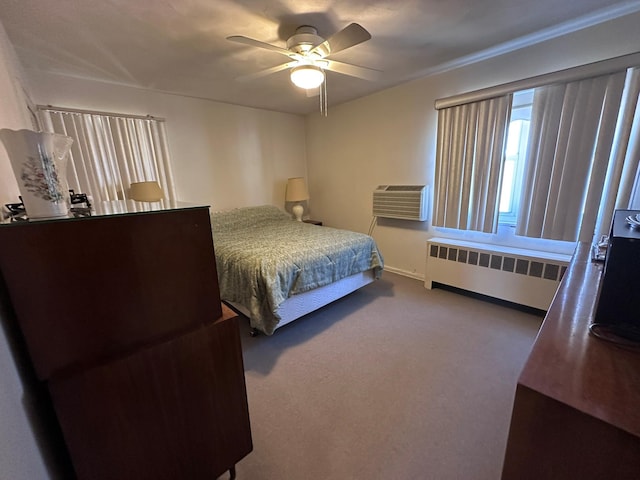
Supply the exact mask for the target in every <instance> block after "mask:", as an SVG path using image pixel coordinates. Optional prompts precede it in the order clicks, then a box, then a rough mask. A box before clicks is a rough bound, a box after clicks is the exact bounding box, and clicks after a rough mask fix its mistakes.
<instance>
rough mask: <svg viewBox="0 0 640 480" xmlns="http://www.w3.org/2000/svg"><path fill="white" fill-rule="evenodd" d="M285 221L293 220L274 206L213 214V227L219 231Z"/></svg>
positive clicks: (242, 208)
mask: <svg viewBox="0 0 640 480" xmlns="http://www.w3.org/2000/svg"><path fill="white" fill-rule="evenodd" d="M283 220H291V216H290V215H289V214H288V213H285V212H283V211H282V210H280V209H279V208H278V207H274V206H273V205H261V206H258V207H241V208H234V209H233V210H226V211H223V212H212V213H211V226H212V228H213V229H214V230H218V231H221V230H224V231H228V230H237V229H243V228H247V227H253V226H256V225H258V224H261V223H269V222H274V221H275V222H281V221H283Z"/></svg>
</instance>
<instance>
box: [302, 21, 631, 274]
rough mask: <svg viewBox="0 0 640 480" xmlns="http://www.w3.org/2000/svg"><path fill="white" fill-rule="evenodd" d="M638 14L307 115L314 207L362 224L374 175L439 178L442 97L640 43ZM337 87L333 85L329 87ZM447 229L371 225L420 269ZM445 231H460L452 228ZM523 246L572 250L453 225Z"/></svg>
mask: <svg viewBox="0 0 640 480" xmlns="http://www.w3.org/2000/svg"><path fill="white" fill-rule="evenodd" d="M639 24H640V14H634V15H631V16H629V17H626V18H623V19H619V20H616V21H612V22H609V23H607V24H603V25H600V26H598V27H592V28H590V29H587V30H583V31H580V32H576V33H574V34H571V35H568V36H566V37H563V38H556V39H554V40H550V41H547V42H545V43H542V44H538V45H536V46H533V47H529V48H526V49H524V50H521V51H518V52H515V53H511V54H507V55H503V56H501V57H496V58H493V59H491V60H486V61H483V62H480V63H477V64H475V65H469V66H467V67H464V68H459V69H457V70H453V71H449V72H447V73H443V74H439V75H433V76H430V77H425V78H422V79H420V80H416V81H413V82H411V83H407V84H405V85H401V86H399V87H396V88H392V89H388V90H385V91H383V92H380V93H378V94H374V95H371V96H369V97H366V98H362V99H359V100H356V101H353V102H350V103H347V104H343V105H341V106H338V107H330V108H329V115H328V117H327V118H322V117H320V116H319V115H312V116H309V117H307V119H306V121H307V162H308V165H307V168H308V172H309V190H310V195H311V202H312V208H313V211H314V216H315V217H317V218H318V219H320V220H323V221H324V222H325V224H327V225H331V226H337V227H341V228H348V229H352V230H357V231H361V232H366V231H367V230H368V228H369V224H370V222H371V219H372V216H371V199H372V192H373V190H374V189H375V188H376V186H378V185H385V184H427V185H429V186H431V185H433V172H434V157H435V135H436V128H437V115H436V111H435V110H434V108H433V105H434V101H435V100H436V99H438V98H443V97H448V96H451V95H455V94H459V93H463V92H467V91H473V90H477V89H480V88H485V87H489V86H494V85H499V84H502V83H506V82H510V81H515V80H520V79H523V78H528V77H532V76H535V75H539V74H543V73H549V72H552V71H557V70H561V69H563V68H568V67H572V66H576V65H581V64H585V63H590V62H593V61H597V60H602V59H605V58H611V57H615V56H619V55H623V54H627V53H633V52H636V51H639V50H640V28H638V25H639ZM329 95H331V92H329ZM436 235H443V232H442V231H437V230H435V229H434V228H433V227H431V226H430V223H429V222H428V221H427V222H408V221H399V220H391V219H380V220H379V223H378V226H377V227H376V229H375V231H374V235H373V236H374V237H375V239H376V240H377V242H378V244H379V246H380V248H381V250H382V253H383V255H384V258H385V264H386V267H388V268H389V269H391V270H395V271H398V272H400V273H404V274H407V275H410V276H415V277H416V278H423V277H424V268H425V260H426V245H425V242H426V240H427V239H428V238H430V237H432V236H436ZM446 236H449V237H455V236H456V234H455V233H452V232H451V231H449V232H446ZM457 236H458V237H463V238H465V239H470V240H482V241H493V242H497V243H503V244H510V245H515V246H521V247H531V246H535V247H537V248H544V249H552V250H556V251H570V250H571V248H572V245H571V244H565V245H560V246H555V245H554V246H550V245H549V244H548V243H544V242H543V244H540V243H539V242H531V241H524V240H521V239H520V240H519V239H514V238H513V235H512V234H511V232H510V231H509V229H502V230H501V231H500V232H499V235H496V236H491V237H489V236H486V235H485V236H483V235H457Z"/></svg>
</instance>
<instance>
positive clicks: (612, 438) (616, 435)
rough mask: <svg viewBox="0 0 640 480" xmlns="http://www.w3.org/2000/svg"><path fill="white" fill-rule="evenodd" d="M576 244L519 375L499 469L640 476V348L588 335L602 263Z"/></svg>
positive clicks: (545, 475) (540, 479)
mask: <svg viewBox="0 0 640 480" xmlns="http://www.w3.org/2000/svg"><path fill="white" fill-rule="evenodd" d="M589 249H590V247H589V245H588V244H580V245H579V246H578V249H577V250H576V253H575V254H574V258H573V260H572V263H571V265H570V267H569V269H568V270H567V272H566V274H565V277H564V278H563V280H562V283H561V284H560V287H559V290H558V292H557V294H556V296H555V299H554V301H553V303H552V304H551V307H550V309H549V311H548V313H547V316H546V317H545V320H544V322H543V324H542V327H541V329H540V332H539V334H538V336H537V338H536V340H535V343H534V345H533V348H532V351H531V354H530V356H529V358H528V360H527V362H526V364H525V366H524V369H523V371H522V374H521V375H520V378H519V381H518V385H517V388H516V395H515V400H514V405H513V414H512V418H511V427H510V431H509V439H508V444H507V449H506V455H505V460H504V467H503V472H502V478H503V479H509V480H511V479H513V480H516V479H517V480H526V479H531V480H545V479H553V480H562V479H567V480H574V479H580V480H588V479H594V480H595V479H616V480H621V479H637V478H640V350H635V351H632V350H628V349H625V348H622V347H619V346H617V345H616V344H613V343H610V342H607V341H605V340H601V339H598V338H595V337H593V336H592V335H590V334H589V325H590V323H591V321H592V320H593V316H594V307H595V304H596V298H597V292H598V288H599V283H600V274H601V272H602V264H600V263H594V262H592V261H591V259H590V251H589Z"/></svg>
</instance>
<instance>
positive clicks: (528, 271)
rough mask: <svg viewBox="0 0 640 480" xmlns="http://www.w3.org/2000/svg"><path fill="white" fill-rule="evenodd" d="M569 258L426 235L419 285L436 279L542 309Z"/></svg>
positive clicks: (551, 296) (545, 308) (565, 267)
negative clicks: (424, 271)
mask: <svg viewBox="0 0 640 480" xmlns="http://www.w3.org/2000/svg"><path fill="white" fill-rule="evenodd" d="M570 261H571V256H570V255H563V254H557V253H548V252H538V251H533V250H525V249H519V248H511V247H504V246H500V245H491V244H483V243H475V242H466V241H461V240H452V239H447V238H432V239H431V240H429V241H428V242H427V268H426V274H425V287H426V288H428V289H431V287H432V284H433V283H441V284H444V285H450V286H453V287H457V288H461V289H463V290H468V291H470V292H475V293H480V294H482V295H488V296H490V297H494V298H498V299H501V300H506V301H509V302H513V303H517V304H520V305H525V306H528V307H533V308H537V309H540V310H548V308H549V305H550V304H551V301H552V300H553V297H554V295H555V292H556V290H557V288H558V285H559V284H560V280H561V279H562V276H563V275H564V272H565V270H566V269H567V266H568V264H569V262H570Z"/></svg>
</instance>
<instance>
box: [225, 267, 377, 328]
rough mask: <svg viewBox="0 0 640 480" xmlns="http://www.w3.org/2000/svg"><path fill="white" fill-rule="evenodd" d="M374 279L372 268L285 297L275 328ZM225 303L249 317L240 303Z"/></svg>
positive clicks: (279, 309)
mask: <svg viewBox="0 0 640 480" xmlns="http://www.w3.org/2000/svg"><path fill="white" fill-rule="evenodd" d="M374 280H375V274H374V273H373V269H371V270H366V271H364V272H361V273H356V274H355V275H351V276H349V277H346V278H343V279H342V280H338V281H337V282H334V283H330V284H329V285H325V286H323V287H319V288H316V289H314V290H309V291H308V292H304V293H300V294H298V295H293V296H291V297H289V298H287V299H286V300H285V301H284V302H282V304H280V307H278V310H277V313H278V315H280V322H278V325H277V327H276V330H277V329H278V328H280V327H282V326H284V325H286V324H287V323H291V322H293V321H294V320H297V319H298V318H300V317H302V316H304V315H306V314H307V313H311V312H313V311H314V310H317V309H319V308H321V307H324V306H325V305H327V304H329V303H331V302H333V301H335V300H338V299H339V298H342V297H344V296H345V295H348V294H350V293H351V292H354V291H356V290H358V289H359V288H362V287H364V286H365V285H368V284H369V283H371V282H373V281H374ZM225 303H227V304H229V305H230V306H232V307H233V308H234V309H236V310H237V311H239V312H241V313H242V314H243V315H245V316H246V317H250V315H249V311H248V310H247V309H246V308H245V307H243V306H242V305H240V304H238V303H235V302H229V301H226V300H225Z"/></svg>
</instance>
